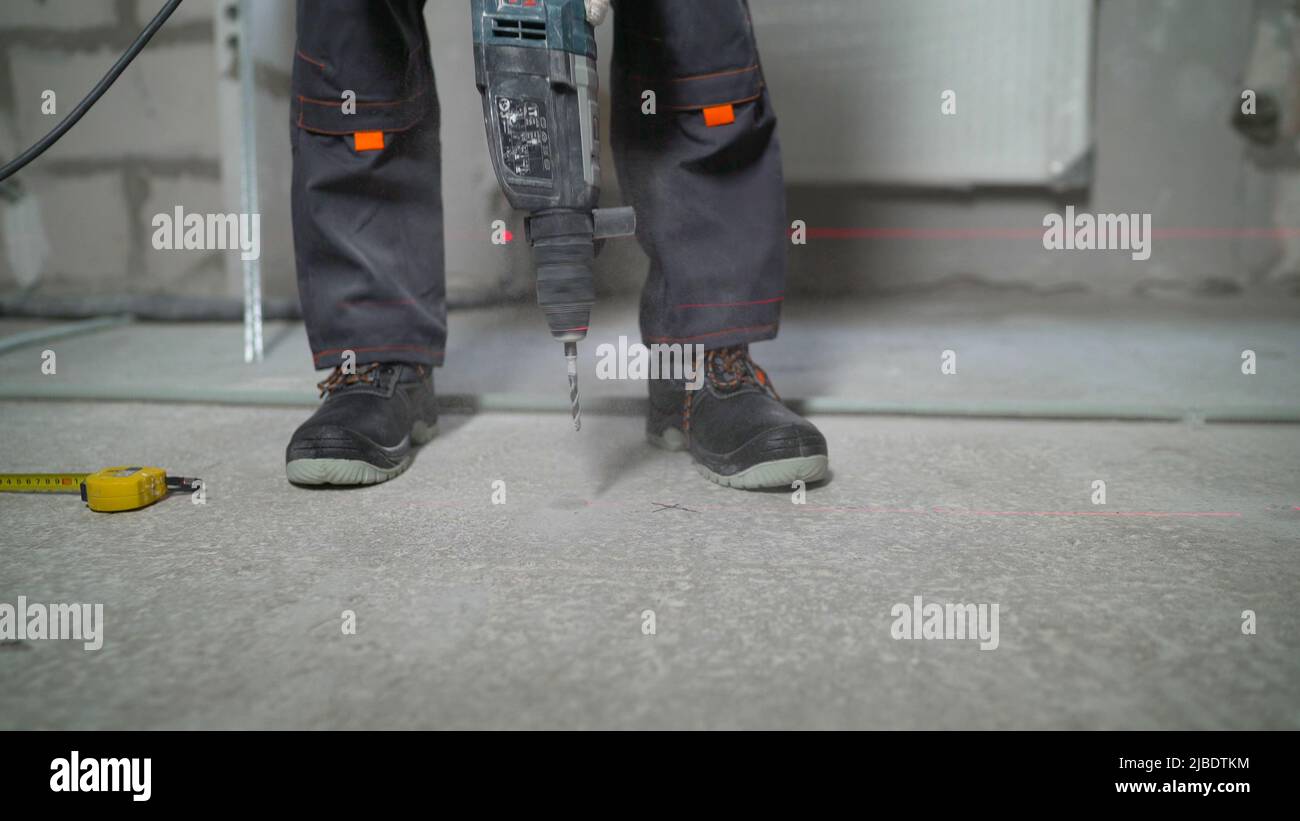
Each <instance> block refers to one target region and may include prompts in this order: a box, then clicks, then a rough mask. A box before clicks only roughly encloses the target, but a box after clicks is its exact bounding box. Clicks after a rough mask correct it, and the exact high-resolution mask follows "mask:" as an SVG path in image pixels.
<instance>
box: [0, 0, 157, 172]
mask: <svg viewBox="0 0 1300 821" xmlns="http://www.w3.org/2000/svg"><path fill="white" fill-rule="evenodd" d="M180 4H181V0H168V2H167V5H165V6H163V7H162V10H161V11H159V12H158V13H157V14H156V15H154V18H153V19H152V20H150V21H149V25H147V26H145V27H144V31H142V32H140V35H139V36H138V37H136V38H135V42H133V43H132V44H131V46H130V47H129V48H128V49H127V50H126V51H125V52H123V53H122V56H121V57H119V58H117V62H116V63H114V64H113V67H112V68H110V69H109V70H108V73H107V74H105V75H104V76H103V77H101V78H100V80H99V82H98V83H96V84H95V87H94V88H92V89H91V90H90V93H89V94H87V95H86V97H85V99H83V100H82V101H81V102H80V103H77V107H76V108H74V109H72V111H71V112H69V113H68V116H66V117H64V118H63V122H61V123H59V124H58V125H56V126H55V127H54V128H53V129H52V130H51V131H50V133H49V134H46V135H45V136H44V137H41V139H40V140H38V141H37V142H36V143H35V144H34V145H33V146H32V147H31V148H29V149H27V150H26V151H24V152H23V153H21V154H19V155H18V156H17V157H14V158H13V159H12V160H10V161H9V162H7V163H5V164H4V167H3V168H0V181H3V180H5V179H8V178H9V177H11V176H13V174H14V173H16V172H17V171H18V170H19V169H20V168H22V167H23V166H24V165H27V163H29V162H31V161H32V160H34V159H36V158H37V157H39V156H40V155H41V154H42V153H44V152H45V149H47V148H49V147H50V146H52V145H54V143H56V142H58V140H59V138H60V137H62V136H63V135H64V134H66V133H67V132H68V129H70V128H72V127H73V126H74V125H76V124H77V121H78V120H80V119H81V118H82V116H83V115H85V113H86V112H87V111H89V110H90V107H91V106H92V105H94V104H95V103H96V101H98V100H99V98H100V97H102V96H104V92H105V91H108V87H109V86H111V85H112V84H113V82H114V81H115V80H117V77H118V75H119V74H121V73H122V72H123V71H124V70H126V67H127V66H129V65H130V64H131V61H132V60H134V59H135V56H136V55H137V54H139V53H140V51H141V49H143V48H144V47H145V45H146V44H147V43H148V42H149V40H150V39H152V38H153V36H154V34H155V33H156V32H157V31H158V29H160V28H162V24H163V23H165V22H167V18H168V17H171V15H172V12H173V11H176V7H177V6H179V5H180Z"/></svg>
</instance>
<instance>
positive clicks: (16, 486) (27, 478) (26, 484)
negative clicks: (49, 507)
mask: <svg viewBox="0 0 1300 821" xmlns="http://www.w3.org/2000/svg"><path fill="white" fill-rule="evenodd" d="M88 475H89V474H87V473H0V492H4V493H80V492H81V483H82V482H84V481H85V480H86V477H87V476H88Z"/></svg>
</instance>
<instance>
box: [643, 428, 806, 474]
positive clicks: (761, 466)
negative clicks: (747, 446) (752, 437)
mask: <svg viewBox="0 0 1300 821" xmlns="http://www.w3.org/2000/svg"><path fill="white" fill-rule="evenodd" d="M646 439H647V440H649V442H650V444H652V445H654V446H656V447H659V448H663V449H664V450H672V451H681V450H687V449H688V448H687V445H686V434H685V433H682V431H680V430H678V429H677V428H673V427H669V428H665V429H664V430H663V432H661V433H658V434H654V433H647V434H646ZM829 467H830V459H829V457H828V456H827V455H826V454H824V453H818V454H813V455H810V456H792V457H790V458H788V459H774V460H772V461H770V462H759V463H758V464H757V465H752V466H751V467H748V468H745V469H744V470H742V471H739V472H737V473H732V474H730V475H728V474H722V473H717V472H715V471H713V470H710V469H709V468H707V467H705V466H704V465H702V464H700V463H699V462H696V463H695V469H696V470H697V471H699V473H700V475H701V476H703V477H704V478H705V479H708V480H709V481H710V482H713V483H715V484H719V485H722V486H724V487H731V488H737V489H739V490H760V489H763V488H774V487H790V486H791V485H792V484H794V483H795V482H796V481H799V480H802V481H803V482H804V483H805V484H808V483H811V482H819V481H821V480H822V479H825V478H826V475H827V473H828V470H829Z"/></svg>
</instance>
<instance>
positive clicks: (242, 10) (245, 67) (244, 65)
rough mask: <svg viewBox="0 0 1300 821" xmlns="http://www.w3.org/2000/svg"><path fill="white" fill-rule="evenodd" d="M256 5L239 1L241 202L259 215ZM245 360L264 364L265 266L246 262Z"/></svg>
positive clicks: (250, 211)
mask: <svg viewBox="0 0 1300 821" xmlns="http://www.w3.org/2000/svg"><path fill="white" fill-rule="evenodd" d="M253 75H254V67H253V3H252V0H239V100H240V108H241V109H242V111H241V116H240V130H241V134H240V138H241V140H240V141H241V150H240V159H241V164H242V166H243V174H242V179H241V182H240V201H241V204H242V207H243V211H244V213H245V214H249V215H252V214H256V213H258V205H259V202H260V200H259V198H258V194H257V90H256V86H255V85H254V82H253V79H254V77H253ZM244 361H245V362H261V361H262V263H261V260H260V259H246V260H244Z"/></svg>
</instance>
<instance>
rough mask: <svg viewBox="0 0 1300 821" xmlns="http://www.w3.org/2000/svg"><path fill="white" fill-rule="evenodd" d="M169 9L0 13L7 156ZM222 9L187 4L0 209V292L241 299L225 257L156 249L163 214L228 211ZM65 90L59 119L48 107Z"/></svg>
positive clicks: (99, 4) (21, 178)
mask: <svg viewBox="0 0 1300 821" xmlns="http://www.w3.org/2000/svg"><path fill="white" fill-rule="evenodd" d="M160 7H161V3H160V2H157V0H5V2H4V3H3V4H0V151H3V154H4V156H5V158H6V159H8V158H10V157H12V156H13V155H14V154H15V153H17V151H19V150H21V149H22V148H24V147H26V146H27V145H30V144H31V143H33V142H35V141H36V140H37V139H39V138H40V137H41V136H42V135H43V134H45V133H46V132H47V131H48V130H49V129H50V128H52V127H53V126H54V125H55V124H56V123H57V122H58V121H59V120H60V119H61V118H62V117H63V116H64V115H65V114H66V113H67V112H68V111H70V110H71V109H72V108H73V107H74V106H75V105H76V104H77V103H78V102H79V101H80V100H81V98H82V97H83V96H84V95H85V93H86V92H87V91H89V90H90V88H91V87H92V86H93V85H94V83H95V82H96V81H97V80H98V79H99V78H100V77H101V76H102V75H103V74H104V72H105V71H107V70H108V68H109V66H110V65H111V64H112V63H113V61H114V60H116V59H117V57H118V55H120V54H121V53H122V51H123V50H125V49H126V47H127V46H128V45H129V44H130V42H131V41H132V40H133V39H134V38H135V37H136V35H137V34H138V33H139V31H140V29H142V28H143V27H144V25H145V24H146V23H147V22H148V20H149V19H150V18H151V17H152V16H153V15H154V14H155V13H156V12H157V10H158V8H160ZM215 8H216V6H215V3H214V2H213V1H212V0H188V2H186V3H184V4H182V5H181V7H180V8H179V9H178V10H177V11H176V13H175V14H173V16H172V18H171V19H170V20H169V21H168V23H167V25H166V26H164V27H163V29H162V30H161V31H159V32H158V34H157V35H156V36H155V37H154V39H153V40H152V42H151V43H150V45H149V47H148V48H147V49H146V50H145V51H144V52H143V53H142V54H141V55H140V56H139V57H138V58H136V60H135V62H134V63H133V64H132V65H131V66H130V67H129V68H128V69H127V71H126V73H124V74H123V75H122V77H121V78H120V79H119V80H118V81H117V83H116V84H114V86H113V87H112V88H111V89H110V90H109V92H108V93H107V94H106V95H105V96H104V97H103V98H102V99H101V100H100V101H99V103H98V104H97V105H96V106H95V107H94V108H92V109H91V111H90V112H89V113H88V114H87V115H86V116H85V117H84V118H83V119H82V121H81V122H80V123H79V124H78V126H77V127H76V128H74V129H73V130H72V131H71V132H70V133H69V134H67V135H66V136H65V137H64V138H63V139H62V140H60V141H59V142H58V143H57V144H56V145H55V146H54V147H53V148H51V149H50V150H49V151H47V152H46V153H45V155H44V156H42V157H41V158H40V160H38V161H37V162H35V163H33V164H32V165H30V166H28V168H27V169H25V170H24V171H22V172H21V173H20V174H19V175H17V176H16V177H15V178H14V180H16V181H17V187H16V188H15V187H13V186H10V187H9V188H8V189H7V191H6V195H5V197H4V198H3V199H2V200H0V203H2V204H0V211H2V212H3V214H2V217H3V218H2V219H0V247H2V248H3V249H4V253H3V255H0V289H3V290H4V291H6V292H10V291H12V290H13V289H15V288H26V287H31V288H36V289H38V290H39V292H40V293H42V294H44V295H50V296H59V295H78V294H85V293H99V294H116V293H144V294H147V293H178V294H185V295H189V296H203V295H222V294H227V293H230V286H231V282H230V281H229V277H228V275H227V273H226V271H225V266H224V264H223V261H222V260H221V259H220V257H219V255H217V254H213V253H209V252H196V251H190V252H169V251H156V250H154V249H153V247H152V245H151V236H152V232H153V229H152V228H151V225H150V222H151V220H152V218H153V215H154V214H157V213H159V212H162V211H170V210H171V209H172V208H174V207H175V206H176V205H181V206H182V207H184V208H185V210H186V211H187V212H189V211H199V212H214V211H222V210H224V207H223V197H222V189H221V163H220V155H221V149H220V134H219V128H218V122H217V108H216V106H214V105H213V99H214V96H215V91H216V86H215V77H214V71H213V66H214V56H215V52H214V42H213V32H214V21H213V15H214V12H215ZM46 90H49V91H53V92H54V93H55V95H56V96H55V103H56V111H55V112H54V113H52V114H47V113H44V112H43V111H42V101H43V98H42V95H43V93H44V92H45V91H46Z"/></svg>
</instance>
